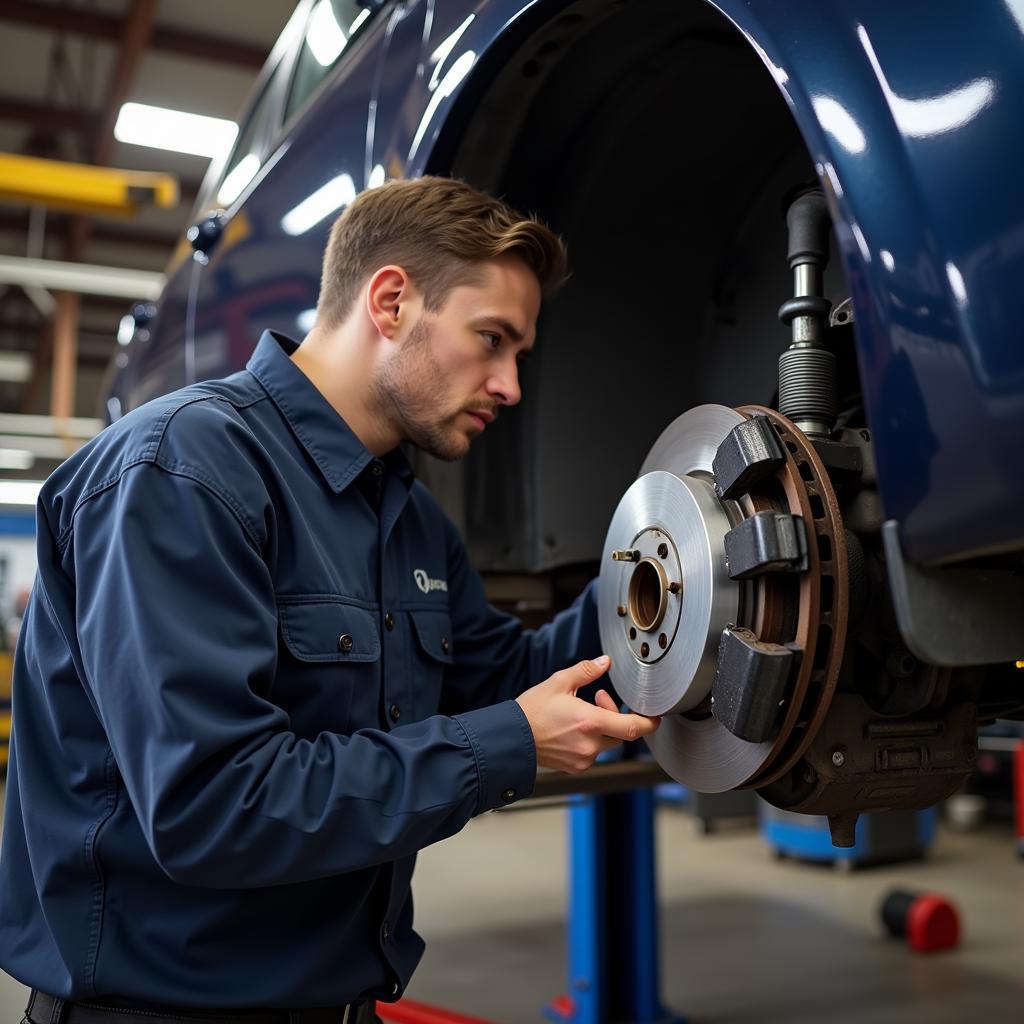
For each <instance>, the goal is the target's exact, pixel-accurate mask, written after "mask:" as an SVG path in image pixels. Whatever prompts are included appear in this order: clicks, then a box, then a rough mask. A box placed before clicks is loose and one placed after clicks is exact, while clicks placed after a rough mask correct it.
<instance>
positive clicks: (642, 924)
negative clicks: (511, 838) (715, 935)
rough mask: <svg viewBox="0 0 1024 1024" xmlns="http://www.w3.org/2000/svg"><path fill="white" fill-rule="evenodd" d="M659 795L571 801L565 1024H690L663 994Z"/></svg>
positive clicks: (559, 1011) (556, 1015)
mask: <svg viewBox="0 0 1024 1024" xmlns="http://www.w3.org/2000/svg"><path fill="white" fill-rule="evenodd" d="M654 810H655V795H654V791H653V790H652V789H649V788H648V789H637V790H632V791H629V792H626V793H612V794H608V795H603V796H576V797H573V798H572V799H571V802H570V805H569V925H568V933H567V944H568V976H569V977H568V981H569V987H568V994H567V995H566V996H563V997H562V998H560V999H556V1000H554V1001H553V1002H552V1003H550V1004H549V1005H548V1006H547V1007H545V1010H544V1013H545V1015H546V1016H547V1017H548V1018H549V1019H550V1020H552V1021H555V1022H557V1024H686V1021H685V1018H683V1017H679V1016H677V1015H676V1014H673V1013H671V1012H669V1011H667V1010H666V1009H665V1008H664V1006H662V1004H661V999H660V995H659V987H660V985H659V982H660V976H659V962H658V961H659V953H658V913H657V910H658V908H657V886H656V876H655V849H654Z"/></svg>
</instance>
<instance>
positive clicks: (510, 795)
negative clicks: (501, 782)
mask: <svg viewBox="0 0 1024 1024" xmlns="http://www.w3.org/2000/svg"><path fill="white" fill-rule="evenodd" d="M515 798H516V791H515V790H514V789H506V790H505V792H504V793H502V794H501V799H502V800H504V801H505V803H507V804H510V803H512V801H513V800H515Z"/></svg>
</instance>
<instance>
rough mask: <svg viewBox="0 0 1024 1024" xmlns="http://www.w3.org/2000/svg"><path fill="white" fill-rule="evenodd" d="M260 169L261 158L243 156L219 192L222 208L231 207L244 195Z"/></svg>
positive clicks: (251, 155) (250, 154) (218, 198)
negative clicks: (246, 187)
mask: <svg viewBox="0 0 1024 1024" xmlns="http://www.w3.org/2000/svg"><path fill="white" fill-rule="evenodd" d="M259 169H260V158H259V157H258V156H257V155H256V154H255V153H249V154H248V155H246V156H243V157H242V159H241V160H239V161H238V163H237V164H235V166H234V168H233V169H232V171H231V173H230V174H229V175H228V176H227V177H226V178H225V179H224V184H222V185H221V187H220V189H219V190H218V192H217V202H218V203H220V205H221V206H230V205H231V204H232V203H233V202H234V201H235V200H236V199H237V198H238V197H239V196H240V195H241V194H242V189H243V188H245V186H246V185H248V184H249V182H250V181H252V179H253V178H254V177H255V176H256V172H257V171H258V170H259Z"/></svg>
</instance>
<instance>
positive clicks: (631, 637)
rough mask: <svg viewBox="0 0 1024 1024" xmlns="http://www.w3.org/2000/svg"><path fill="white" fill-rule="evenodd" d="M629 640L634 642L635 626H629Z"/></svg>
mask: <svg viewBox="0 0 1024 1024" xmlns="http://www.w3.org/2000/svg"><path fill="white" fill-rule="evenodd" d="M629 639H630V640H635V639H636V626H630V627H629Z"/></svg>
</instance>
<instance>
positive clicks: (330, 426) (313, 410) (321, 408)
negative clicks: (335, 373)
mask: <svg viewBox="0 0 1024 1024" xmlns="http://www.w3.org/2000/svg"><path fill="white" fill-rule="evenodd" d="M298 347H299V345H298V342H296V341H293V340H292V339H291V338H289V337H287V336H285V335H284V334H281V333H279V332H278V331H264V332H263V336H262V337H261V338H260V340H259V344H258V345H257V346H256V350H255V351H254V352H253V354H252V357H251V358H250V359H249V362H248V364H247V366H246V369H247V370H248V371H249V372H250V373H251V374H252V375H253V376H254V377H255V378H256V379H257V380H258V381H259V382H260V384H262V385H263V388H264V390H265V391H266V392H267V394H268V395H269V396H270V397H271V399H273V402H274V404H275V405H276V406H277V407H278V409H280V411H281V415H282V416H284V418H285V420H287V422H288V426H289V427H291V430H292V433H293V434H295V436H296V438H298V440H299V442H300V444H301V445H302V446H303V448H305V449H306V451H307V452H309V456H310V458H311V459H312V460H313V461H314V462H315V463H316V464H317V467H318V468H319V469H320V472H321V473H322V474H323V476H324V479H325V480H326V481H327V483H328V484H329V485H330V487H331V490H333V491H334V492H335V493H338V492H340V491H343V490H344V489H345V488H346V487H347V486H348V485H349V484H350V483H351V482H352V481H353V480H354V479H355V478H356V477H357V476H358V475H359V474H360V473H361V472H362V471H363V470H364V469H365V468H366V467H367V466H368V465H369V464H370V463H371V462H372V461H373V455H372V454H371V453H370V451H369V450H368V449H367V448H366V446H365V445H364V444H363V442H362V441H360V440H359V438H358V437H356V435H355V434H354V433H353V432H352V428H351V427H350V426H349V425H348V424H347V423H346V422H345V421H344V419H342V417H341V416H340V415H339V414H338V412H337V411H336V410H335V409H334V407H333V406H332V405H331V404H330V402H328V401H327V399H326V398H324V396H323V395H322V394H321V393H320V391H319V390H317V387H316V385H315V384H314V383H313V382H312V381H311V380H310V379H309V378H308V377H307V376H306V375H305V374H304V373H303V372H302V371H301V370H300V369H299V368H298V367H297V366H296V365H295V363H293V362H292V360H291V358H290V356H291V354H292V353H293V352H294V351H295V350H296V349H297V348H298ZM381 461H382V462H384V463H385V464H386V465H387V466H388V468H389V469H392V470H393V471H394V472H395V473H396V474H397V475H398V476H399V477H401V479H402V480H403V482H404V483H405V485H406V486H407V487H410V486H412V480H413V472H412V467H411V466H410V465H409V460H408V459H407V458H406V457H405V454H404V453H403V452H402V450H401V449H400V448H395V449H394V450H393V451H390V452H388V453H387V455H385V456H384V457H383V458H382V460H381Z"/></svg>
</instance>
